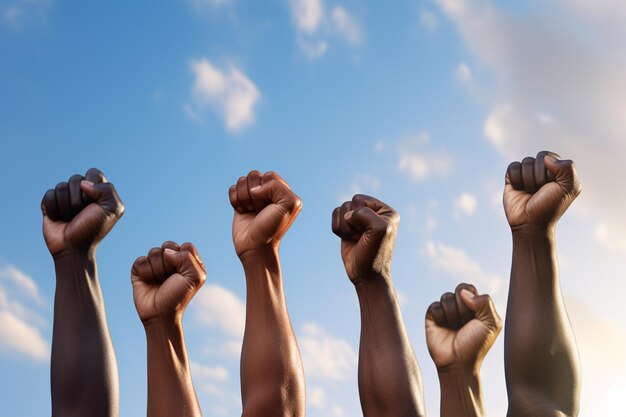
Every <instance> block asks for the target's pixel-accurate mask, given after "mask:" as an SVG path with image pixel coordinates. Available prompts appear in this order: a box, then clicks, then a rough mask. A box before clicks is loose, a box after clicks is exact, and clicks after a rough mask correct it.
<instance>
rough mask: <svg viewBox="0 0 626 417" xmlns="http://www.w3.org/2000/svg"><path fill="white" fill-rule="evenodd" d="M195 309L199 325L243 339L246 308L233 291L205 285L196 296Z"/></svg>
mask: <svg viewBox="0 0 626 417" xmlns="http://www.w3.org/2000/svg"><path fill="white" fill-rule="evenodd" d="M193 309H194V313H195V318H196V320H197V321H198V322H199V323H201V324H204V325H206V326H209V327H217V328H219V329H221V330H222V331H224V332H225V333H227V334H228V335H231V336H234V337H236V338H238V339H241V338H243V332H244V327H245V320H246V306H245V304H244V302H243V300H241V299H240V298H239V297H238V296H237V295H236V294H235V293H233V292H232V291H230V290H228V289H226V288H224V287H221V286H219V285H215V284H213V285H204V286H203V287H202V288H201V289H200V291H199V292H198V294H197V295H196V296H195V300H194V302H193Z"/></svg>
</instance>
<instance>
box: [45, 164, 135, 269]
mask: <svg viewBox="0 0 626 417" xmlns="http://www.w3.org/2000/svg"><path fill="white" fill-rule="evenodd" d="M41 211H42V213H43V216H44V217H43V236H44V239H45V241H46V245H47V246H48V250H50V253H51V254H52V256H53V257H56V256H60V255H63V254H66V253H70V254H71V253H78V254H87V253H89V252H90V251H93V250H95V249H96V248H97V246H98V244H99V243H100V241H102V239H103V238H104V237H105V236H106V235H107V233H109V231H110V230H111V229H112V228H113V226H114V225H115V223H117V221H118V220H119V219H120V217H122V215H123V214H124V204H123V203H122V200H120V197H119V196H118V195H117V192H116V191H115V187H114V186H113V184H111V183H110V182H108V181H107V179H106V177H105V176H104V174H103V173H102V172H100V171H99V170H98V169H96V168H91V169H90V170H89V171H87V173H86V174H85V176H84V177H83V176H82V175H78V174H76V175H73V176H72V177H70V179H69V180H68V181H67V182H60V183H59V184H57V186H56V187H55V188H54V189H50V190H48V191H46V193H45V194H44V196H43V200H42V201H41Z"/></svg>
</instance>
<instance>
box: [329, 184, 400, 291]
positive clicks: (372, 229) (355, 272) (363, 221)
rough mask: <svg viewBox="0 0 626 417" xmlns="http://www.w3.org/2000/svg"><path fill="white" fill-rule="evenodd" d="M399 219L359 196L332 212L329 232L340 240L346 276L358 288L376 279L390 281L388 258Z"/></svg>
mask: <svg viewBox="0 0 626 417" xmlns="http://www.w3.org/2000/svg"><path fill="white" fill-rule="evenodd" d="M399 222H400V216H399V215H398V213H396V212H395V210H394V209H392V208H391V207H389V206H388V205H386V204H385V203H383V202H382V201H379V200H377V199H375V198H374V197H370V196H367V195H363V194H357V195H355V196H354V197H353V198H352V201H346V202H345V203H343V204H342V205H341V206H340V207H337V208H336V209H335V210H334V211H333V217H332V229H333V233H335V234H336V235H337V236H339V237H340V238H341V258H342V259H343V263H344V266H345V268H346V272H347V273H348V277H349V278H350V281H352V283H353V284H355V285H358V284H360V283H362V282H367V281H369V280H371V279H376V277H383V278H384V279H390V278H391V257H392V255H393V246H394V243H395V239H396V234H397V230H398V223H399Z"/></svg>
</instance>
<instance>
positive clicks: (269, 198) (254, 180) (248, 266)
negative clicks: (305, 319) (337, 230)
mask: <svg viewBox="0 0 626 417" xmlns="http://www.w3.org/2000/svg"><path fill="white" fill-rule="evenodd" d="M228 194H229V199H230V204H231V205H232V207H233V209H234V218H233V229H232V232H233V243H234V245H235V251H236V252H237V255H238V256H239V259H240V260H241V263H242V265H243V269H244V272H245V276H246V294H247V297H246V326H245V331H244V338H243V346H242V350H241V397H242V403H243V413H242V416H243V417H281V416H285V417H286V416H290V417H296V416H304V415H305V383H304V371H303V368H302V360H301V358H300V351H299V349H298V344H297V342H296V338H295V335H294V333H293V329H292V326H291V321H290V320H289V314H288V312H287V304H286V300H285V294H284V290H283V278H282V273H281V268H280V259H279V256H278V252H279V248H280V242H281V238H282V237H283V236H284V234H285V233H286V232H287V230H288V229H289V227H290V226H291V224H292V223H293V222H294V220H295V219H296V217H297V216H298V213H299V212H300V209H301V207H302V202H301V201H300V198H299V197H298V196H297V195H296V194H294V193H293V191H291V188H290V187H289V185H288V184H287V182H285V180H284V179H282V178H281V177H280V176H279V175H278V174H276V173H275V172H266V173H265V174H262V173H260V172H259V171H251V172H250V173H249V174H248V175H247V176H244V177H240V178H239V180H238V181H237V183H236V184H235V185H233V186H232V187H230V189H229V191H228Z"/></svg>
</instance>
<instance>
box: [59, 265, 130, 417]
mask: <svg viewBox="0 0 626 417" xmlns="http://www.w3.org/2000/svg"><path fill="white" fill-rule="evenodd" d="M54 265H55V271H56V276H57V280H56V282H57V285H56V292H55V296H54V325H53V332H52V361H51V375H50V382H51V390H52V415H53V416H59V417H68V416H77V417H78V416H86V415H90V416H107V417H109V416H117V415H118V412H119V410H118V401H119V388H118V374H117V363H116V360H115V352H114V350H113V343H112V342H111V336H110V334H109V328H108V326H107V321H106V315H105V311H104V300H103V299H102V292H101V291H100V283H99V282H98V273H97V268H96V260H95V256H89V255H77V254H71V255H70V254H67V255H63V256H60V257H58V258H57V259H55V261H54Z"/></svg>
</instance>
